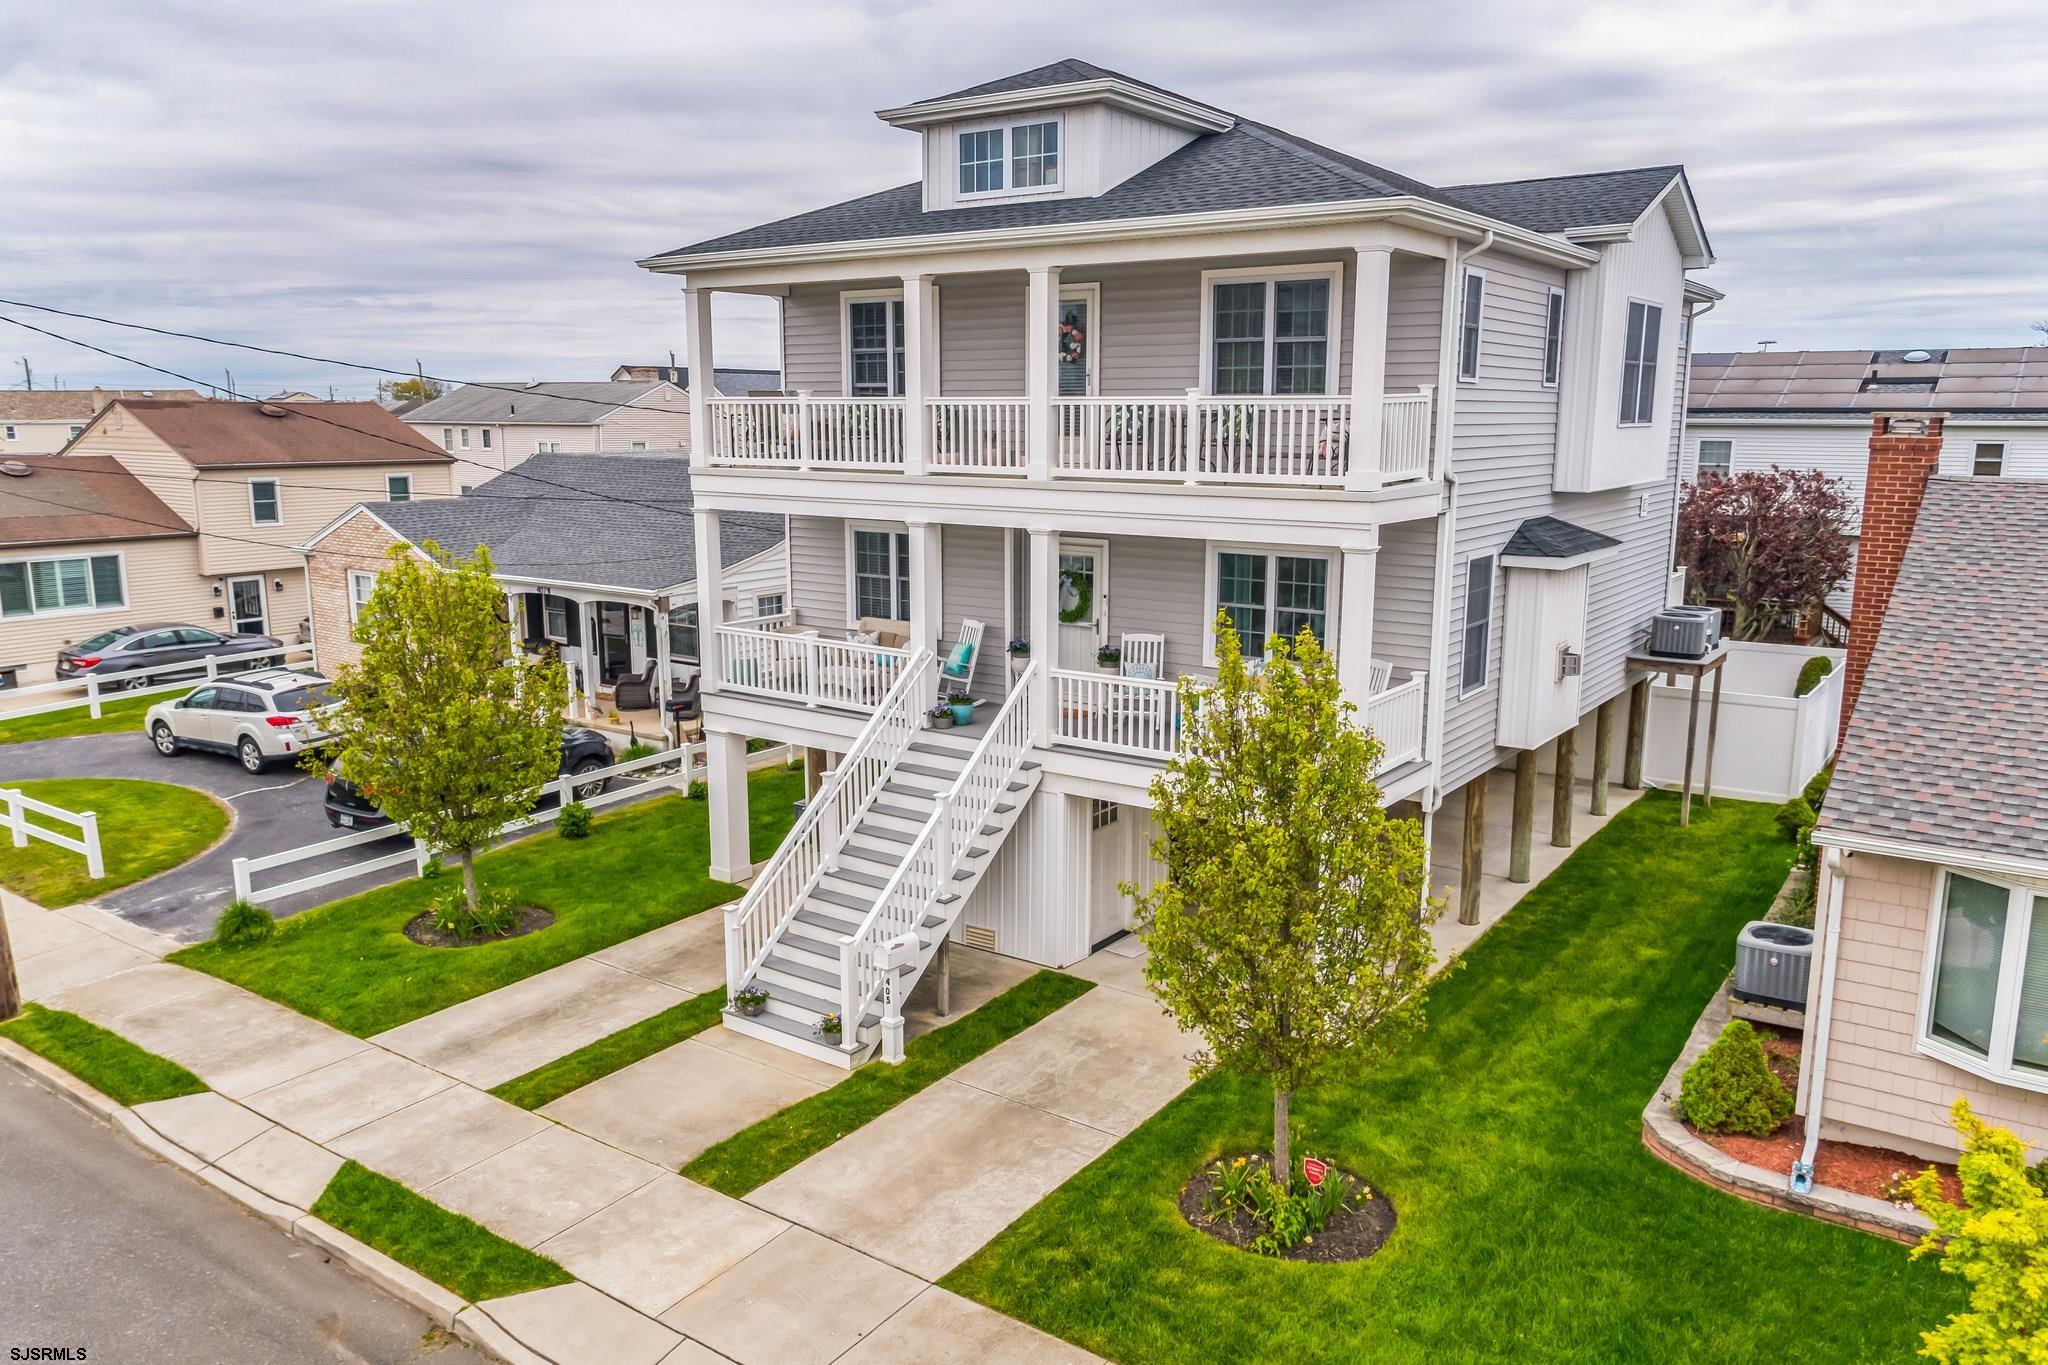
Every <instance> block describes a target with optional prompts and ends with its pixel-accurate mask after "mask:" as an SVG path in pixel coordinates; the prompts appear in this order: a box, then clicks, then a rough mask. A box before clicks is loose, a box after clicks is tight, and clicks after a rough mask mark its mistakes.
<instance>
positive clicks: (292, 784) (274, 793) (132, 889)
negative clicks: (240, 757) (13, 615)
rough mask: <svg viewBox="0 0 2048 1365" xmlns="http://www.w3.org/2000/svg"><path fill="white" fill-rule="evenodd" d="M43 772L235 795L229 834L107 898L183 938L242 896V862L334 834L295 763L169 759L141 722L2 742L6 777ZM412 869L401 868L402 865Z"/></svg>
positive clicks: (204, 931)
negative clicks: (248, 767)
mask: <svg viewBox="0 0 2048 1365" xmlns="http://www.w3.org/2000/svg"><path fill="white" fill-rule="evenodd" d="M44 777H135V778H142V779H144V780H146V781H151V782H175V783H177V784H178V785H179V786H183V787H196V788H198V789H199V790H200V791H203V792H208V793H210V794H212V795H214V796H217V797H219V798H220V799H221V800H223V801H225V802H227V804H228V807H229V809H231V810H232V811H233V812H234V816H235V819H234V825H233V827H232V828H230V830H229V831H228V836H227V838H225V839H223V840H222V841H221V842H220V843H218V844H216V845H214V847H213V848H211V849H209V850H207V852H205V853H203V854H201V855H200V856H199V857H197V858H194V859H193V860H192V861H191V862H189V863H186V864H184V865H183V866H182V867H176V868H173V869H171V870H170V871H169V872H165V873H163V874H162V875H160V876H156V877H151V878H150V879H149V880H147V881H141V882H137V883H135V884H134V885H133V886H125V887H122V888H121V889H120V890H119V891H115V892H112V893H110V894H109V895H107V896H104V897H102V898H100V899H99V900H98V901H97V902H95V903H96V904H98V905H101V906H103V907H105V908H106V909H108V910H111V911H113V912H114V913H115V914H117V915H119V916H121V918H123V919H125V920H127V921H129V922H130V923H132V924H139V925H141V926H143V927H144V928H146V929H153V930H155V931H156V932H158V933H160V934H165V935H168V936H170V937H171V938H175V939H179V940H181V941H183V942H187V943H190V942H194V941H196V940H198V939H202V938H205V937H206V936H207V935H208V934H210V933H212V932H213V921H214V917H215V916H217V915H219V914H220V911H221V907H223V906H225V905H226V904H227V903H228V902H229V901H230V900H232V899H234V894H235V891H234V887H235V878H234V860H235V859H236V858H257V857H261V856H263V855H264V854H266V853H282V852H285V851H286V850H288V849H294V848H301V847H304V846H305V845H307V844H312V843H318V842H320V841H321V840H323V839H331V838H333V837H334V836H335V834H336V833H337V832H338V831H336V830H334V829H331V828H329V826H328V824H327V817H326V816H325V815H324V814H323V813H322V811H321V808H320V803H321V800H322V799H323V796H324V793H325V787H324V785H323V784H322V783H321V782H319V781H318V780H317V779H315V778H313V777H309V776H307V775H306V774H304V773H301V772H299V771H298V770H297V769H296V768H290V767H277V768H271V769H268V770H266V771H264V772H261V773H257V774H255V775H253V776H252V775H251V774H249V773H245V772H243V771H242V766H241V764H239V763H237V762H235V760H234V759H232V758H227V757H224V756H222V755H218V754H204V753H190V752H187V753H181V754H178V755H176V756H175V757H172V758H165V757H164V756H163V755H162V754H159V753H158V752H157V751H156V750H155V748H153V747H152V746H151V745H150V743H149V741H148V740H147V739H145V738H144V737H143V735H142V731H141V729H140V728H139V727H138V728H137V729H136V731H135V733H133V734H121V735H78V736H74V737H72V738H69V739H42V740H35V741H33V742H31V743H27V744H0V782H6V781H9V780H16V781H28V780H31V779H34V778H44ZM384 847H385V846H384V845H381V844H380V845H374V846H372V847H371V848H370V849H367V850H365V849H351V850H349V851H347V852H346V853H343V854H340V855H337V856H336V857H335V858H333V859H332V860H321V861H318V862H312V863H307V864H304V865H303V866H302V867H300V868H294V869H293V871H294V873H309V872H315V871H319V870H322V869H323V868H325V867H328V866H341V865H343V864H345V863H347V862H351V861H354V860H356V859H358V858H363V857H366V856H369V855H371V854H374V853H376V852H381V851H383V850H384ZM402 870H403V869H400V871H402ZM395 875H396V874H394V873H385V874H381V875H377V874H373V875H371V876H369V877H360V878H355V879H353V880H350V881H346V882H341V883H338V884H336V885H333V886H327V887H322V888H320V889H319V890H318V891H311V892H307V893H306V894H304V895H302V896H297V897H288V898H286V899H284V900H281V901H277V902H275V903H273V904H271V905H270V909H271V910H272V911H273V912H274V913H277V914H280V915H286V914H294V913H296V912H298V911H300V910H307V909H311V908H312V907H313V906H315V905H324V904H325V903H326V902H328V901H331V900H333V899H335V898H336V897H337V896H343V895H347V894H349V893H350V892H353V891H360V890H364V889H366V888H367V887H370V886H374V885H377V884H378V883H379V882H380V881H385V880H390V879H391V878H392V877H393V876H395Z"/></svg>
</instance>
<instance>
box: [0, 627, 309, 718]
mask: <svg viewBox="0 0 2048 1365" xmlns="http://www.w3.org/2000/svg"><path fill="white" fill-rule="evenodd" d="M293 654H303V655H305V656H306V657H305V658H303V659H298V660H295V661H292V662H289V663H287V662H286V659H287V657H288V656H290V655H293ZM312 655H313V651H312V650H311V649H310V648H308V647H307V646H305V645H281V646H279V647H278V648H276V649H252V650H248V651H246V652H244V653H240V654H209V655H207V656H205V657H204V658H200V659H187V660H185V661H184V662H183V663H175V664H152V665H151V666H150V667H148V668H131V669H127V670H125V671H123V672H120V673H88V674H87V675H86V676H84V677H83V678H64V679H60V680H58V681H57V682H46V683H30V684H29V685H28V686H26V687H10V688H8V689H7V690H6V691H4V692H0V721H5V720H12V719H14V718H15V717H16V716H39V715H42V714H44V713H45V712H49V711H68V710H69V709H71V708H72V707H74V706H83V707H85V708H87V709H88V710H89V711H90V712H91V713H92V715H93V716H94V718H98V716H99V714H100V705H101V703H102V702H104V701H105V700H106V699H107V697H108V696H109V695H113V694H119V695H122V696H138V697H139V696H148V695H152V694H155V693H159V692H176V691H179V690H180V689H182V688H187V687H192V686H195V685H196V684H198V683H199V682H202V681H207V680H211V679H214V678H218V677H221V676H223V675H229V676H232V675H233V674H235V673H237V672H248V671H252V670H254V669H257V668H269V667H282V668H298V669H311V668H312V667H313V658H312ZM269 660H275V663H270V662H266V661H269ZM166 674H177V675H178V678H177V681H175V682H155V681H152V679H155V678H158V677H161V676H164V675H166ZM39 696H44V697H49V698H50V700H48V701H42V702H36V703H34V704H32V705H28V706H15V705H14V704H13V703H14V700H15V698H17V697H39Z"/></svg>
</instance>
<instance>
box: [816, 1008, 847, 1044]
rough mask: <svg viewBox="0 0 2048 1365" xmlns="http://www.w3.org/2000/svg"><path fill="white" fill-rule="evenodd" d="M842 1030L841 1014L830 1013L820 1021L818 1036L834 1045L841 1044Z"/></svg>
mask: <svg viewBox="0 0 2048 1365" xmlns="http://www.w3.org/2000/svg"><path fill="white" fill-rule="evenodd" d="M840 1031H841V1030H840V1025H839V1016H838V1015H836V1014H828V1015H826V1016H825V1017H824V1018H822V1019H820V1020H819V1021H818V1036H819V1037H820V1038H822V1039H824V1040H825V1041H826V1042H827V1043H829V1044H830V1045H832V1046H834V1047H837V1046H838V1045H839V1035H840Z"/></svg>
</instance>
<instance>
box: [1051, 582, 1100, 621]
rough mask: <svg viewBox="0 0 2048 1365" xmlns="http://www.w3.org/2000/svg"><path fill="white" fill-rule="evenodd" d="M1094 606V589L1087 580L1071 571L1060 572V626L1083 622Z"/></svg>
mask: <svg viewBox="0 0 2048 1365" xmlns="http://www.w3.org/2000/svg"><path fill="white" fill-rule="evenodd" d="M1094 605H1095V588H1094V585H1093V583H1092V582H1091V581H1090V579H1089V578H1087V577H1086V576H1084V575H1082V574H1081V573H1079V572H1077V571H1075V570H1073V569H1061V570H1060V624H1061V625H1067V626H1071V625H1073V624H1074V623H1075V622H1076V621H1085V620H1087V619H1088V617H1089V615H1090V609H1091V608H1092V607H1093V606H1094Z"/></svg>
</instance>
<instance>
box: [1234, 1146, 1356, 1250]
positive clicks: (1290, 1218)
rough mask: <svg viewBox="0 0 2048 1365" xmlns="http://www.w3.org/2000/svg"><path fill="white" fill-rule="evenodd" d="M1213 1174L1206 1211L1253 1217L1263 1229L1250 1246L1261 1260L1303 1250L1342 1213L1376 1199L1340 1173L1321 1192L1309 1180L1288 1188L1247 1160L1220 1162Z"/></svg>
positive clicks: (1294, 1181)
mask: <svg viewBox="0 0 2048 1365" xmlns="http://www.w3.org/2000/svg"><path fill="white" fill-rule="evenodd" d="M1210 1176H1211V1177H1212V1179H1213V1180H1214V1181H1215V1183H1214V1184H1213V1185H1211V1186H1210V1188H1209V1195H1208V1198H1207V1199H1205V1200H1204V1201H1203V1204H1202V1212H1203V1213H1204V1214H1206V1215H1207V1216H1208V1217H1209V1218H1211V1219H1216V1218H1227V1217H1229V1216H1230V1215H1231V1214H1233V1213H1239V1212H1242V1213H1245V1214H1247V1215H1249V1216H1250V1217H1251V1219H1252V1220H1253V1221H1254V1222H1255V1223H1257V1224H1258V1225H1259V1229H1260V1230H1259V1231H1258V1232H1257V1233H1256V1234H1255V1235H1254V1236H1253V1237H1252V1240H1251V1242H1250V1243H1249V1245H1250V1247H1251V1249H1252V1250H1253V1251H1255V1252H1257V1253H1259V1254H1260V1255H1261V1256H1277V1255H1279V1254H1280V1253H1281V1252H1283V1251H1286V1250H1288V1249H1289V1248H1291V1247H1296V1246H1299V1245H1300V1244H1301V1243H1303V1242H1305V1241H1307V1240H1309V1239H1310V1238H1312V1237H1314V1236H1315V1235H1316V1234H1317V1233H1318V1232H1321V1231H1322V1230H1323V1225H1324V1224H1326V1223H1328V1222H1329V1221H1330V1219H1331V1218H1333V1217H1335V1216H1336V1215H1337V1214H1338V1213H1340V1212H1342V1211H1343V1210H1345V1209H1348V1208H1356V1207H1357V1206H1358V1205H1360V1204H1362V1203H1364V1202H1365V1201H1366V1200H1367V1199H1370V1198H1372V1194H1371V1192H1370V1191H1368V1190H1364V1189H1361V1188H1360V1187H1359V1184H1358V1182H1357V1181H1355V1180H1353V1179H1352V1178H1351V1177H1350V1176H1347V1175H1343V1174H1341V1173H1339V1172H1337V1171H1332V1172H1330V1174H1329V1176H1328V1177H1327V1178H1326V1179H1325V1180H1324V1181H1323V1183H1322V1186H1321V1188H1317V1187H1316V1186H1313V1185H1311V1184H1309V1183H1308V1179H1307V1177H1305V1176H1295V1177H1294V1178H1292V1179H1290V1180H1288V1181H1287V1182H1286V1183H1285V1184H1282V1183H1281V1182H1280V1181H1278V1180H1275V1179H1274V1178H1273V1173H1272V1172H1271V1171H1270V1170H1269V1169H1268V1168H1267V1167H1266V1166H1264V1165H1263V1164H1259V1163H1255V1162H1253V1161H1251V1160H1250V1159H1249V1158H1246V1157H1238V1158H1236V1159H1235V1160H1233V1161H1218V1162H1217V1163H1216V1165H1215V1166H1214V1167H1212V1168H1211V1169H1210Z"/></svg>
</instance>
